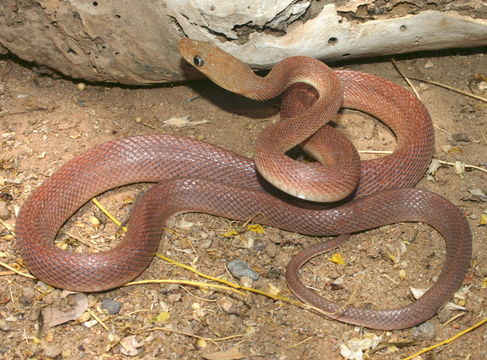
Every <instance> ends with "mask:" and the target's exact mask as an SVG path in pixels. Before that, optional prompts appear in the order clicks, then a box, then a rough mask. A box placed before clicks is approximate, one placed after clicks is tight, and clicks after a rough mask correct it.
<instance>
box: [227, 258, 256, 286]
mask: <svg viewBox="0 0 487 360" xmlns="http://www.w3.org/2000/svg"><path fill="white" fill-rule="evenodd" d="M227 268H228V271H230V273H231V274H232V275H233V276H235V277H236V278H237V279H241V278H243V277H248V278H250V279H252V280H254V281H255V280H258V279H259V274H258V273H256V272H255V271H254V270H252V269H251V268H250V267H249V266H248V265H247V263H246V262H245V261H243V260H240V259H235V260H232V261H230V262H229V263H228V264H227Z"/></svg>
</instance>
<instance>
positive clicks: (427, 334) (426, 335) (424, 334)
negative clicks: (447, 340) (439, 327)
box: [413, 321, 436, 340]
mask: <svg viewBox="0 0 487 360" xmlns="http://www.w3.org/2000/svg"><path fill="white" fill-rule="evenodd" d="M413 338H415V339H416V340H434V339H435V338H436V326H435V324H433V323H432V322H431V321H427V322H425V323H422V324H421V325H419V326H416V327H415V328H414V329H413Z"/></svg>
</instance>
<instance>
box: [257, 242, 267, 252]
mask: <svg viewBox="0 0 487 360" xmlns="http://www.w3.org/2000/svg"><path fill="white" fill-rule="evenodd" d="M264 249H265V243H264V242H263V241H256V242H255V243H254V250H255V251H262V250H264Z"/></svg>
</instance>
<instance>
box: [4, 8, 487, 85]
mask: <svg viewBox="0 0 487 360" xmlns="http://www.w3.org/2000/svg"><path fill="white" fill-rule="evenodd" d="M486 18H487V5H486V4H485V2H484V1H482V0H467V1H448V0H436V1H434V0H428V1H426V0H423V1H415V2H404V1H400V0H389V1H385V2H384V1H370V0H369V1H367V0H348V1H345V0H342V1H326V0H325V1H319V0H271V1H270V0H262V1H254V0H239V1H215V0H166V1H162V2H161V1H155V0H146V1H143V2H139V1H130V0H119V1H115V0H98V1H84V0H66V1H59V0H17V1H15V0H5V1H1V2H0V54H1V53H5V49H7V50H8V51H10V52H11V53H13V54H15V55H17V56H18V57H20V58H21V59H24V60H27V61H32V62H35V63H37V64H40V65H45V66H47V67H49V68H51V69H54V70H56V71H59V72H61V73H63V74H65V75H67V76H70V77H74V78H81V79H85V80H90V81H104V82H105V81H106V82H118V83H125V84H149V83H154V82H167V81H177V80H182V79H184V77H185V75H184V74H183V70H182V66H181V61H180V57H179V55H178V54H177V51H176V44H177V41H178V39H179V38H180V37H182V36H188V37H191V38H195V39H200V40H208V41H213V42H215V43H217V44H218V45H219V46H221V47H222V48H223V49H225V50H227V51H229V52H230V53H232V54H233V55H235V56H237V57H239V58H241V59H242V60H244V61H246V62H247V63H249V64H251V65H252V66H253V67H255V68H267V67H270V66H272V65H273V64H275V63H276V62H278V61H279V60H281V59H283V58H285V57H288V56H291V55H307V56H312V57H316V58H319V59H323V60H325V61H337V60H342V59H352V58H358V57H367V56H377V55H385V54H398V53H404V52H412V51H419V50H433V49H443V48H452V47H474V46H483V45H486V44H487V20H486Z"/></svg>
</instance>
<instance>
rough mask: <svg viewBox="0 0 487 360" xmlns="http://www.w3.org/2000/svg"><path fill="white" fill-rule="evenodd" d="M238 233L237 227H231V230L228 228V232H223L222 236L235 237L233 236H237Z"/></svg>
mask: <svg viewBox="0 0 487 360" xmlns="http://www.w3.org/2000/svg"><path fill="white" fill-rule="evenodd" d="M237 235H238V231H237V230H235V229H231V230H228V231H227V232H226V233H224V234H222V235H221V236H223V237H233V236H237Z"/></svg>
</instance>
